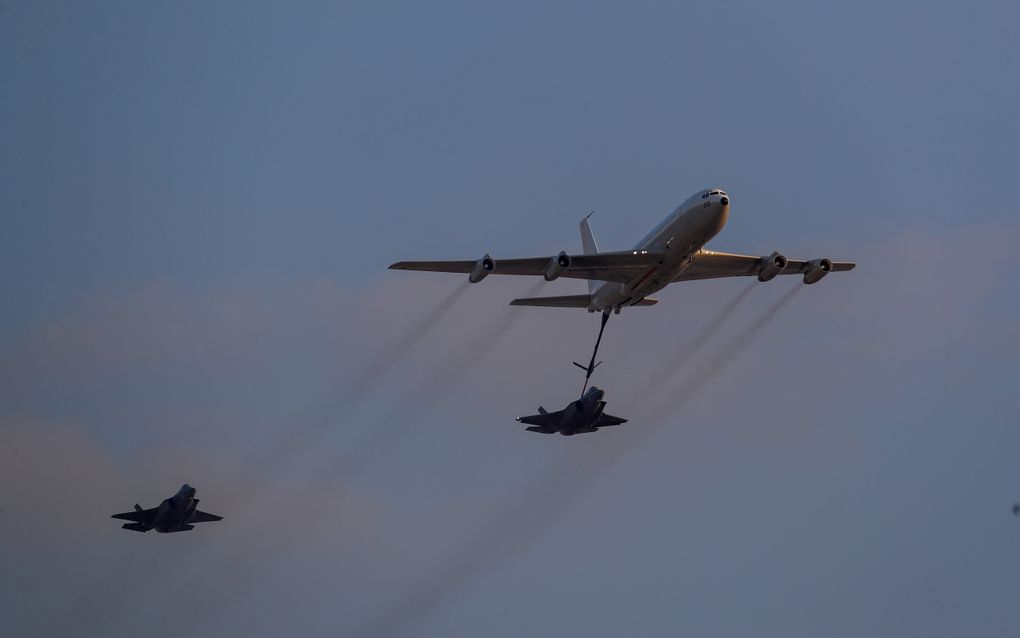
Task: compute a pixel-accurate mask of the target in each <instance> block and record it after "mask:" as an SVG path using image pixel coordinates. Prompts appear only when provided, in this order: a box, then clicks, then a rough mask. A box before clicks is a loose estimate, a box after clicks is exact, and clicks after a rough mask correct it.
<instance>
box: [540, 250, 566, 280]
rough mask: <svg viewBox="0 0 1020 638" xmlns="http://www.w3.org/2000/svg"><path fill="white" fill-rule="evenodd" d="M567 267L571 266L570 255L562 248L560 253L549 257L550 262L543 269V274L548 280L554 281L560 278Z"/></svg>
mask: <svg viewBox="0 0 1020 638" xmlns="http://www.w3.org/2000/svg"><path fill="white" fill-rule="evenodd" d="M567 268H570V255H568V254H567V253H566V251H563V250H561V251H560V254H559V255H556V256H555V257H550V258H549V263H548V264H547V265H546V267H545V270H544V271H542V276H544V277H545V280H546V281H552V280H553V279H557V278H559V276H560V275H562V274H563V271H564V270H566V269H567Z"/></svg>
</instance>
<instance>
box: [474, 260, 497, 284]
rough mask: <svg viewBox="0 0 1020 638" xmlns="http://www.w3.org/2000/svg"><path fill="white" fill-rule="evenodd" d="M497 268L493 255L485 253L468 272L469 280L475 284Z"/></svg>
mask: <svg viewBox="0 0 1020 638" xmlns="http://www.w3.org/2000/svg"><path fill="white" fill-rule="evenodd" d="M495 268H496V262H495V261H493V259H492V257H489V255H485V256H484V257H482V258H481V259H479V260H478V261H476V262H475V267H474V268H473V269H472V270H471V272H470V273H468V281H470V282H471V283H473V284H477V283H478V282H479V281H481V280H483V279H485V278H486V277H488V276H489V273H490V272H492V271H493V270H494V269H495Z"/></svg>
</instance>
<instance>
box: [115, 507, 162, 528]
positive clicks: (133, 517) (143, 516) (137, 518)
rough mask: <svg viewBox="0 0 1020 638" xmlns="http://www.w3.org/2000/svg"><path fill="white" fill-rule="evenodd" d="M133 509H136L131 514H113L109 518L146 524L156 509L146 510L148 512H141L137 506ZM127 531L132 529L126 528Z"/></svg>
mask: <svg viewBox="0 0 1020 638" xmlns="http://www.w3.org/2000/svg"><path fill="white" fill-rule="evenodd" d="M135 507H136V509H135V511H133V512H124V513H123V514H114V515H113V516H111V517H110V518H119V519H120V520H122V521H131V522H133V523H147V522H148V521H149V520H151V519H152V516H153V515H154V514H155V513H156V509H155V508H153V509H148V510H143V509H141V508H139V507H138V506H137V505H136V506H135ZM124 527H127V525H125V526H124ZM128 529H133V528H130V527H128Z"/></svg>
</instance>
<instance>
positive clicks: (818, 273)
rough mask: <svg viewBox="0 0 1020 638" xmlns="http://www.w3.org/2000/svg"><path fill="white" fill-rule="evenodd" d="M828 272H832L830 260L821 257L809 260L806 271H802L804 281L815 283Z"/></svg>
mask: <svg viewBox="0 0 1020 638" xmlns="http://www.w3.org/2000/svg"><path fill="white" fill-rule="evenodd" d="M830 272H832V260H830V259H825V258H823V259H814V260H812V261H809V262H808V269H807V272H805V273H804V283H806V284H816V283H818V282H819V281H821V280H822V277H824V276H825V275H828V274H829V273H830Z"/></svg>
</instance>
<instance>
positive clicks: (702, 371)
mask: <svg viewBox="0 0 1020 638" xmlns="http://www.w3.org/2000/svg"><path fill="white" fill-rule="evenodd" d="M803 288H804V286H803V285H800V284H798V285H796V286H794V287H793V288H791V289H790V290H788V291H787V292H786V293H785V294H784V295H783V296H782V297H780V298H779V299H777V300H776V301H774V302H772V304H771V305H769V307H768V308H766V309H765V311H764V312H762V313H761V314H759V315H758V316H757V317H755V318H754V319H753V320H752V321H751V323H750V325H748V327H747V328H746V329H744V330H743V331H742V332H740V333H739V334H737V336H736V337H734V338H733V339H731V340H730V341H729V342H727V343H725V344H723V346H722V348H721V349H720V350H719V351H718V352H717V353H716V354H715V356H713V357H711V358H709V359H707V360H702V361H699V362H698V367H697V368H696V369H695V370H692V371H691V372H689V373H688V374H687V375H686V376H684V377H683V378H682V380H681V381H680V382H679V383H677V384H676V385H675V386H673V388H672V390H671V391H669V392H667V393H665V394H664V395H663V398H662V400H661V401H659V402H657V403H654V404H653V406H652V408H650V409H649V410H648V411H647V413H646V414H645V416H644V417H643V418H646V419H649V420H654V421H658V420H660V419H661V418H665V416H666V412H667V411H668V410H669V408H671V407H674V406H676V405H682V404H684V403H686V402H687V401H688V400H689V399H691V398H692V397H693V396H694V395H695V394H697V393H698V392H700V391H701V390H702V389H703V388H704V387H705V386H706V385H708V384H709V383H711V382H713V381H715V379H716V378H717V377H718V376H719V375H720V374H722V372H723V371H724V370H725V369H726V367H727V366H728V365H729V364H730V362H732V361H733V360H734V359H735V358H736V357H737V356H738V355H740V354H741V353H742V352H743V351H744V350H746V349H747V347H748V346H750V345H751V343H752V342H753V341H754V340H755V338H757V337H758V335H760V334H761V333H762V331H764V330H765V328H767V327H768V326H769V325H770V324H771V323H772V322H773V321H774V320H775V319H776V317H777V316H778V315H779V311H780V310H782V309H783V308H784V307H785V306H786V305H787V304H789V303H790V302H791V301H792V300H793V298H794V297H796V296H797V294H798V293H799V292H800V291H801V289H803Z"/></svg>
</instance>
